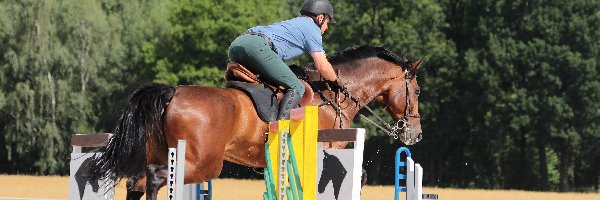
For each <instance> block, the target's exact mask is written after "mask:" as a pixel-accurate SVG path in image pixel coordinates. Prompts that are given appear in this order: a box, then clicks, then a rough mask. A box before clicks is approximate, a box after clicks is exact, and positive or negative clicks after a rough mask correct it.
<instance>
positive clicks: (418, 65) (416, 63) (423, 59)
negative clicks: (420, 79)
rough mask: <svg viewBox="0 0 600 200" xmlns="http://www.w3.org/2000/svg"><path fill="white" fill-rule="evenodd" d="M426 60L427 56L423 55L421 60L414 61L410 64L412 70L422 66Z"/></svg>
mask: <svg viewBox="0 0 600 200" xmlns="http://www.w3.org/2000/svg"><path fill="white" fill-rule="evenodd" d="M425 60H427V57H423V58H422V59H420V60H416V61H414V62H413V63H412V64H410V71H415V70H417V69H419V68H420V67H421V65H422V64H423V63H425Z"/></svg>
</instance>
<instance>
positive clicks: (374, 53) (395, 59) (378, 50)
mask: <svg viewBox="0 0 600 200" xmlns="http://www.w3.org/2000/svg"><path fill="white" fill-rule="evenodd" d="M372 57H378V58H381V59H384V60H387V61H390V62H392V63H395V64H398V65H400V66H402V67H403V68H406V67H409V66H410V65H409V64H410V60H409V59H407V58H406V57H404V56H398V55H396V54H395V53H394V52H391V51H390V50H388V49H387V48H385V47H380V46H372V45H362V46H357V47H352V48H348V49H345V50H342V51H340V52H337V53H335V54H333V55H332V56H328V57H327V60H329V62H330V63H331V64H332V65H336V64H343V63H347V62H352V61H356V60H360V59H365V58H372Z"/></svg>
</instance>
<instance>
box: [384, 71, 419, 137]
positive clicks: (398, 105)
mask: <svg viewBox="0 0 600 200" xmlns="http://www.w3.org/2000/svg"><path fill="white" fill-rule="evenodd" d="M421 63H422V60H418V61H415V62H411V63H410V64H409V65H410V66H406V67H404V68H402V71H401V72H400V71H398V72H397V73H396V74H394V75H393V76H394V77H393V78H392V81H391V83H390V84H389V85H388V86H387V87H386V88H385V90H384V91H383V92H382V93H381V95H380V96H378V97H377V98H376V99H375V100H376V101H377V102H378V103H379V104H381V105H382V107H383V108H384V109H385V110H386V111H387V112H388V113H389V114H390V115H391V116H392V118H393V119H394V120H395V121H396V123H395V124H392V127H391V130H392V135H395V134H397V135H395V136H397V137H398V138H399V139H400V140H401V141H402V142H404V143H405V144H407V145H413V144H415V143H417V142H419V141H420V140H421V139H422V131H421V119H420V115H419V92H420V88H419V84H418V83H417V78H416V71H417V69H418V68H419V67H420V65H421Z"/></svg>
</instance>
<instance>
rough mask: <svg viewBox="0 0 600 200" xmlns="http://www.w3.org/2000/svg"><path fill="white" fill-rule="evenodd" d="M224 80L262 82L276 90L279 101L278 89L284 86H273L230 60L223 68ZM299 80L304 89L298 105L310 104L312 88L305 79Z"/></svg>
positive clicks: (312, 95)
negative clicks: (224, 68)
mask: <svg viewBox="0 0 600 200" xmlns="http://www.w3.org/2000/svg"><path fill="white" fill-rule="evenodd" d="M225 81H227V82H229V81H240V82H246V83H255V84H262V85H264V86H265V87H267V88H270V89H271V90H273V91H277V99H278V100H279V101H281V98H282V97H283V93H281V92H280V91H281V90H283V89H284V88H282V87H275V86H273V85H271V84H269V83H267V82H265V81H263V80H261V79H260V78H259V77H258V76H257V75H256V74H254V73H252V72H251V71H250V70H248V69H247V68H246V67H244V66H242V65H241V64H238V63H234V62H230V63H228V64H227V70H225ZM300 82H302V84H304V88H305V91H304V95H302V99H301V100H300V103H299V104H300V106H307V105H310V104H311V103H312V102H313V97H314V93H313V89H312V88H311V87H310V85H309V84H308V83H307V82H306V81H304V80H302V79H300Z"/></svg>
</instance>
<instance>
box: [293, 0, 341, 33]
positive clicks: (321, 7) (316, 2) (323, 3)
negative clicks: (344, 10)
mask: <svg viewBox="0 0 600 200" xmlns="http://www.w3.org/2000/svg"><path fill="white" fill-rule="evenodd" d="M300 14H303V15H310V16H317V15H319V14H326V15H327V16H329V22H330V23H335V20H334V19H333V7H332V6H331V3H329V1H328V0H306V1H305V2H304V3H303V4H302V7H301V8H300ZM318 25H319V24H318ZM321 25H322V24H321ZM319 27H320V26H319Z"/></svg>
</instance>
